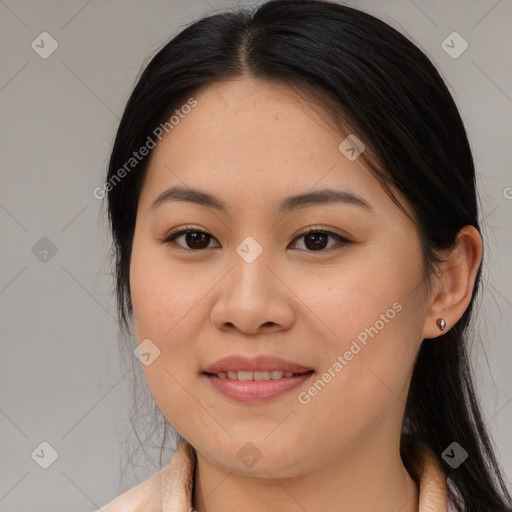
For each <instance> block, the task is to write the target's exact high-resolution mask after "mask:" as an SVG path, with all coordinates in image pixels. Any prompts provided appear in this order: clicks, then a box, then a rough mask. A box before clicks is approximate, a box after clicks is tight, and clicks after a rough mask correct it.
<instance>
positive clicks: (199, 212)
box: [130, 78, 482, 512]
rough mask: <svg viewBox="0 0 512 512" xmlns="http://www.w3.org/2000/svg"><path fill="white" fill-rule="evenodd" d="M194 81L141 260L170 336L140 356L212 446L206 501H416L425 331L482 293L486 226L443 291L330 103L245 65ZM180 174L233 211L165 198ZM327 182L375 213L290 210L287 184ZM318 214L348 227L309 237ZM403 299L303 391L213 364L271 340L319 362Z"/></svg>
mask: <svg viewBox="0 0 512 512" xmlns="http://www.w3.org/2000/svg"><path fill="white" fill-rule="evenodd" d="M194 97H195V98H196V99H197V101H198V104H197V106H196V107H195V108H193V109H192V111H191V112H190V113H189V114H188V115H187V116H185V117H184V119H182V120H181V121H180V122H179V124H177V125H176V126H174V128H173V130H172V131H171V132H170V133H169V134H168V135H166V136H165V137H164V138H163V139H162V141H161V142H159V143H158V144H157V146H156V148H155V149H154V151H153V154H152V157H151V161H150V165H149V168H148V173H147V177H146V180H145V183H144V186H143V188H142V191H141V195H140V199H139V204H138V213H137V222H136V227H135V234H134V240H133V251H132V257H131V267H130V283H131V297H132V303H133V310H134V317H135V318H136V324H135V331H136V336H137V340H138V342H139V343H140V342H141V341H142V340H144V339H146V338H149V339H150V340H151V341H152V342H153V343H154V344H155V345H157V346H158V348H159V350H160V356H159V357H158V358H156V359H155V360H154V362H152V364H150V365H148V366H144V367H143V368H144V372H145V377H146V379H147V382H148V386H149V387H150V390H151V393H152V395H153V397H154V399H155V401H156V403H157V404H158V406H159V408H160V409H161V411H162V413H163V414H164V415H165V417H166V418H167V420H168V421H169V422H170V423H171V425H172V426H173V427H174V428H175V429H176V430H177V431H178V432H179V433H180V434H181V435H182V436H183V437H184V438H186V439H187V440H188V441H189V442H190V443H191V444H192V445H193V446H194V448H195V449H196V452H197V467H196V473H195V485H194V491H193V503H192V505H193V507H194V508H195V509H196V510H197V511H198V512H203V511H205V510H208V511H209V512H212V511H213V512H215V511H221V510H222V511H224V512H230V511H235V510H236V511H239V510H244V511H246V512H251V511H256V510H257V511H261V510H266V511H280V512H283V511H285V512H286V511H299V510H301V511H302V510H304V509H306V510H308V511H309V512H314V511H325V510H330V511H351V512H359V511H361V512H362V511H367V510H373V511H375V512H380V511H382V512H384V511H386V512H389V511H393V510H396V511H398V510H400V511H401V512H413V511H415V512H417V510H418V489H417V485H416V484H415V482H414V481H413V480H412V479H411V477H410V476H409V474H408V473H407V471H406V470H405V468H404V466H403V464H402V461H401V458H400V454H399V441H400V431H401V425H402V418H403V412H404V407H405V401H406V397H407V391H408V387H409V382H410V377H411V371H412V367H413V363H414V359H415V356H416V354H417V352H418V349H419V348H420V345H421V343H422V342H423V343H436V340H429V339H426V340H425V338H435V337H436V336H438V335H439V334H441V331H440V330H439V328H438V327H437V326H436V324H435V321H436V319H437V318H439V317H441V316H442V317H444V318H445V319H446V322H447V326H448V327H447V328H450V327H451V326H453V324H454V323H455V322H456V321H457V320H458V319H459V318H460V317H461V316H462V314H463V312H464V310H465V309H466V307H467V305H468V304H469V300H470V298H471V292H472V289H473V283H474V279H475V275H476V271H477V269H478V267H479V265H480V261H481V253H482V246H481V239H480V236H479V234H478V232H477V231H476V230H475V229H474V228H471V227H469V226H466V227H465V228H464V229H463V230H462V231H461V233H460V236H459V237H458V239H457V242H456V244H455V245H454V247H453V248H452V250H451V251H447V252H446V254H444V256H445V257H446V258H447V262H446V263H444V264H442V265H441V267H440V268H439V271H438V272H437V273H436V274H435V275H434V276H433V287H432V292H431V293H430V294H429V293H427V291H426V290H427V289H426V287H425V280H424V275H423V269H422V266H421V261H422V255H421V249H420V242H419V237H418V233H417V231H416V228H415V225H414V224H413V223H412V221H411V220H410V219H409V218H407V216H405V215H404V213H403V212H401V211H400V209H399V208H398V207H397V206H396V205H395V204H394V203H393V201H392V200H391V199H390V198H389V196H388V195H387V194H386V193H385V191H384V190H383V189H382V187H381V185H380V184H379V182H378V181H377V180H376V178H375V177H374V176H373V175H372V174H371V173H370V171H368V170H367V168H366V167H365V164H364V162H363V160H362V159H361V158H358V159H356V160H354V161H349V160H348V159H347V158H346V157H345V156H344V155H343V154H342V153H341V152H340V150H339V149H338V145H339V144H340V142H341V141H342V140H343V139H344V136H342V135H340V133H339V132H338V131H337V130H336V129H335V128H334V127H333V126H332V125H331V124H330V123H328V122H327V121H326V116H325V115H323V116H322V115H321V113H320V111H319V109H318V108H313V106H312V105H311V104H310V103H308V102H306V101H304V100H303V99H302V98H301V97H299V96H297V95H296V94H295V93H294V92H293V91H292V90H291V89H289V88H288V87H286V86H285V85H280V84H276V83H271V82H267V81H261V80H256V79H248V78H244V79H239V80H234V81H230V82H224V83H216V84H214V85H211V86H208V87H207V88H205V89H202V90H200V91H198V92H197V94H194ZM173 185H181V186H190V187H195V188H199V189H201V190H204V191H207V192H209V193H211V194H214V195H215V196H217V197H219V198H220V199H222V200H223V201H225V202H226V203H227V207H228V210H227V212H224V213H223V212H219V211H216V210H215V209H213V208H211V207H206V206H203V205H198V204H193V203H191V202H183V201H181V202H174V203H171V202H169V203H164V204H162V205H161V206H159V207H158V208H156V209H154V210H152V211H150V205H151V203H152V202H153V201H154V200H155V198H156V197H158V195H159V194H160V193H162V192H163V191H164V190H166V189H167V188H169V187H171V186H173ZM320 188H334V189H338V190H348V191H350V192H352V193H354V194H357V195H359V196H361V197H362V198H364V200H365V201H367V202H368V203H369V204H370V205H371V208H372V211H370V210H369V209H365V208H362V207H360V206H356V205H351V204H342V203H331V204H320V205H314V206H309V207H306V208H302V209H299V210H297V211H291V212H289V213H287V214H286V215H282V214H279V213H278V211H277V207H278V205H279V203H280V202H281V201H282V199H284V198H285V197H287V196H289V195H293V194H300V193H304V192H309V191H311V190H317V189H320ZM398 197H399V198H400V196H399V195H398ZM400 199H401V201H402V204H404V205H405V206H406V207H407V203H406V201H405V199H404V198H400ZM187 225H192V226H194V228H195V229H197V230H199V231H204V232H206V233H208V234H209V235H210V236H211V238H209V239H206V241H205V243H204V246H208V248H206V249H191V248H190V247H191V246H190V245H187V239H186V237H185V236H181V237H179V238H178V239H176V240H175V241H174V242H168V243H163V242H162V240H164V239H165V238H166V236H167V235H168V234H169V233H170V232H171V230H173V229H174V228H180V227H181V228H184V227H185V226H187ZM315 226H320V229H317V230H316V231H317V232H318V231H320V232H322V229H323V230H324V231H325V230H329V231H332V232H334V233H336V234H339V235H341V236H343V237H345V238H347V239H348V240H349V241H350V242H351V243H347V244H344V245H342V244H340V243H339V242H338V240H337V239H336V238H335V237H333V236H332V235H331V236H330V237H329V239H328V241H326V243H325V246H323V247H325V248H322V249H320V250H316V251H315V250H314V248H311V246H312V244H311V242H309V244H308V240H307V237H303V236H301V235H302V232H303V231H305V230H306V228H314V227H315ZM248 236H250V237H253V238H254V239H255V240H256V241H257V242H258V243H259V244H260V246H261V247H262V249H263V252H262V253H261V255H260V256H259V257H258V258H257V259H256V260H255V261H254V262H252V263H250V264H249V263H247V262H246V261H244V259H242V258H241V257H240V256H239V255H238V253H237V252H236V248H237V247H238V246H239V244H240V243H241V242H242V241H243V240H244V239H245V238H246V237H248ZM189 241H190V239H189ZM308 245H309V247H308ZM192 246H193V245H192ZM397 302H398V303H400V305H401V306H402V309H401V311H400V312H398V313H396V315H395V316H394V318H393V319H392V320H389V321H388V322H387V323H385V326H384V327H383V328H382V329H380V330H379V332H378V334H377V335H375V336H374V337H373V338H369V340H368V343H367V345H366V346H364V347H363V348H362V350H361V351H360V352H359V353H358V354H357V355H355V356H354V357H353V359H352V360H351V361H349V362H348V364H347V365H346V366H344V368H343V370H342V371H340V372H339V373H337V374H336V377H335V378H333V379H332V380H331V382H329V383H328V384H327V385H326V386H325V387H324V388H323V389H322V391H321V392H319V393H318V394H317V395H316V396H314V397H313V398H312V399H311V401H310V402H309V403H308V404H306V405H304V404H301V403H300V402H299V401H298V394H299V393H300V392H301V391H307V389H308V388H309V387H310V386H311V382H310V383H307V384H304V385H303V386H302V387H301V388H299V389H295V390H293V391H291V392H289V393H287V394H285V395H283V396H281V397H279V398H277V399H274V400H273V401H271V402H267V403H264V404H257V405H246V404H241V403H237V402H233V401H230V400H229V399H227V398H224V397H223V396H222V395H220V394H219V393H218V392H217V391H215V390H214V389H213V388H212V386H211V384H210V383H209V382H208V381H207V380H206V378H205V377H204V376H203V375H202V373H201V372H202V371H203V370H204V369H205V368H206V366H208V365H210V364H212V363H214V362H215V361H216V360H217V359H219V358H221V357H224V356H226V355H231V354H244V355H247V356H253V355H259V354H272V355H275V356H278V357H281V358H283V359H285V360H289V361H292V362H295V363H298V364H301V365H303V366H306V367H310V368H313V369H314V370H315V371H316V375H315V377H317V378H318V377H319V376H321V375H322V374H323V373H324V372H325V371H327V369H328V368H329V367H332V365H333V363H334V362H335V361H336V360H337V357H338V356H339V355H343V354H344V353H345V352H346V351H347V350H348V349H349V348H350V345H351V343H352V341H353V340H354V339H356V337H357V335H358V334H359V333H361V331H364V329H365V328H368V327H370V326H374V325H375V324H376V321H377V320H379V318H381V317H380V315H381V314H385V313H386V311H387V310H389V309H390V308H392V305H393V304H394V303H397ZM317 378H314V379H313V381H316V380H317ZM249 441H250V442H251V443H253V444H254V445H255V446H256V447H257V449H258V450H259V452H260V453H261V459H260V460H259V461H258V462H257V463H256V464H255V465H254V466H252V467H250V468H249V467H246V466H245V465H244V464H243V463H242V461H241V460H240V459H239V458H238V456H237V452H238V451H239V450H240V449H241V448H242V447H243V446H244V445H245V444H246V443H247V442H249Z"/></svg>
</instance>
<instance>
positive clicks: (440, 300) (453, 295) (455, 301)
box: [422, 226, 483, 338]
mask: <svg viewBox="0 0 512 512" xmlns="http://www.w3.org/2000/svg"><path fill="white" fill-rule="evenodd" d="M482 253H483V244H482V237H481V236H480V233H479V232H478V230H477V229H476V228H475V227H473V226H464V227H463V228H462V229H461V230H460V231H459V233H458V234H457V237H456V239H455V242H454V243H453V245H452V247H450V248H449V249H447V250H446V251H443V252H442V254H441V256H442V258H443V259H444V260H445V261H443V262H442V263H441V264H440V265H439V267H438V272H437V278H436V282H435V285H434V286H433V291H432V295H431V297H430V303H429V305H428V307H427V311H426V315H425V323H424V324H423V331H422V337H423V338H436V337H437V336H439V335H441V334H444V333H446V332H447V330H448V329H450V327H452V326H453V325H455V324H456V323H457V322H458V321H459V319H460V318H461V316H462V315H463V314H464V311H466V308H467V307H468V305H469V302H470V301H471V296H472V294H473V288H474V286H475V278H476V274H477V272H478V269H479V268H480V264H481V262H482ZM438 318H444V319H445V320H446V329H445V330H444V331H441V329H440V328H439V327H438V326H437V324H436V321H437V319H438Z"/></svg>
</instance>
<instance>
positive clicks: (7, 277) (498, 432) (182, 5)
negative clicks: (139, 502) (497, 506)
mask: <svg viewBox="0 0 512 512" xmlns="http://www.w3.org/2000/svg"><path fill="white" fill-rule="evenodd" d="M247 3H249V2H247ZM347 3H348V4H349V5H353V6H356V7H361V8H363V9H364V10H367V11H368V12H370V13H372V14H374V15H376V16H378V17H380V18H381V19H383V20H384V21H386V22H388V23H389V24H391V25H392V26H394V27H395V28H397V29H398V30H400V31H402V32H403V33H405V34H406V35H408V36H409V37H410V38H411V39H413V41H415V42H416V43H417V44H418V45H419V46H420V47H421V48H422V49H423V50H424V51H425V52H426V53H427V54H428V55H429V56H430V57H431V59H432V60H433V61H434V63H435V64H436V65H437V66H438V69H439V70H440V71H441V73H442V75H443V77H444V78H445V80H446V81H447V82H448V83H449V86H450V89H451V91H452V93H453V94H454V97H455V100H456V102H457V104H458V106H459V108H460V110H461V113H462V117H463V119H464V122H465V123H466V126H467V129H468V132H469V138H470V142H471V144H472V148H473V151H474V157H475V161H476V166H477V171H478V180H479V187H480V195H481V205H482V210H483V216H484V218H485V227H484V236H485V238H486V250H487V255H486V259H487V261H486V262H485V271H484V283H483V284H484V293H483V294H482V306H481V308H480V310H479V313H480V314H479V317H478V321H477V330H478V333H479V338H481V340H482V341H477V343H476V344H475V352H474V354H473V356H474V367H475V370H476V372H477V374H478V377H477V385H478V389H479V394H480V396H481V400H482V406H483V409H484V412H485V415H486V421H487V422H488V426H489V429H490V431H491V433H492V435H493V436H494V439H495V442H496V446H497V449H498V453H499V456H500V458H501V461H502V463H503V465H504V468H505V471H506V475H507V477H508V479H509V480H511V479H512V436H511V431H512V429H511V425H512V374H511V367H512V364H511V363H512V344H511V343H510V332H511V330H512V315H511V306H512V304H511V303H512V295H511V292H510V290H511V278H512V275H511V267H510V263H508V264H507V263H506V261H509V262H510V253H511V248H512V247H511V243H512V232H511V209H512V199H510V198H511V196H512V189H509V188H507V187H512V172H511V164H512V162H511V151H510V144H511V135H512V129H511V125H512V116H511V113H512V73H511V67H512V66H511V62H512V61H511V58H510V56H511V54H512V44H511V43H512V38H511V35H510V34H511V31H510V22H511V20H512V2H511V1H510V0H501V1H496V0H472V1H468V0H458V1H450V2H449V4H448V2H446V1H441V0H439V1H434V0H415V1H414V2H413V1H410V0H393V1H386V2H379V1H377V0H366V1H359V2H358V1H352V2H347ZM236 5H239V3H235V2H231V3H230V2H223V3H221V2H216V1H214V0H209V1H206V0H197V1H193V0H188V1H178V0H174V1H170V0H168V1H159V0H151V1H147V2H141V1H135V0H128V1H127V0H123V1H121V0H115V1H114V0H108V1H100V0H92V1H91V0H89V1H86V0H73V1H66V2H64V1H57V0H52V1H49V0H47V1H41V2H39V1H16V0H0V48H1V67H0V112H1V119H2V123H1V128H0V130H1V132H0V145H1V149H0V162H1V164H0V165H1V167H0V168H1V173H2V187H1V190H0V226H1V237H2V238H1V240H2V242H1V244H0V255H1V271H0V315H1V316H0V322H1V324H0V325H1V342H0V434H1V436H0V509H2V510H8V511H10V512H17V511H24V512H30V511H38V512H43V511H50V510H51V511H52V512H60V511H68V512H69V511H71V510H73V511H84V512H86V511H91V510H95V509H97V508H98V507H99V506H101V505H104V504H106V503H107V502H108V501H110V500H111V499H113V498H114V497H115V496H117V495H118V494H120V493H121V492H122V491H124V490H126V489H128V488H130V487H132V486H133V485H135V484H136V483H137V482H138V481H141V480H143V479H145V478H147V477H149V476H150V475H152V474H153V473H154V472H156V470H157V467H156V466H155V465H150V464H140V467H138V469H137V470H136V471H135V470H129V471H128V472H127V473H126V475H125V477H124V478H123V479H122V480H121V478H120V475H121V472H120V463H121V460H122V459H123V457H124V456H125V446H126V443H125V438H126V436H127V435H128V434H129V432H130V428H131V427H130V424H129V422H128V420H127V417H128V412H129V406H130V404H131V402H130V393H131V387H130V382H129V380H128V379H129V377H128V375H126V368H125V367H123V366H122V365H121V359H120V354H119V349H118V344H117V331H116V329H117V327H116V322H115V302H114V297H113V294H112V292H111V280H110V277H109V272H110V268H109V265H108V260H107V259H106V256H107V251H108V248H109V243H110V242H109V240H108V237H107V231H106V222H105V219H104V217H103V204H102V201H100V200H97V199H95V197H94V196H93V193H92V191H93V189H94V188H95V187H97V186H101V184H102V182H103V176H104V170H105V166H106V161H107V157H108V153H109V149H110V147H111V143H112V140H113V137H114V133H115V129H116V127H117V124H118V119H119V116H120V114H121V112H122V109H123V107H124V104H125V102H126V100H127V97H128V94H129V93H130V91H131V89H132V87H133V85H134V81H135V78H136V76H137V75H138V73H139V71H140V68H141V66H142V64H143V62H145V61H146V60H147V59H148V58H149V57H150V56H151V55H153V53H154V51H155V50H156V49H157V48H158V47H159V46H160V44H162V43H163V42H164V41H166V40H167V39H168V38H170V37H171V36H172V35H174V34H175V33H177V32H178V31H179V30H180V29H181V28H183V27H184V25H186V24H188V23H189V22H191V21H193V20H195V19H198V18H199V17H201V16H203V15H206V14H207V13H209V12H212V11H213V10H217V9H218V8H223V7H232V6H236ZM44 31H46V32H49V33H50V34H51V36H52V37H53V38H54V39H55V40H56V41H57V43H58V48H57V50H56V51H55V52H54V53H53V54H52V55H51V56H49V57H48V58H46V59H43V58H41V57H40V56H39V54H38V53H36V51H34V50H33V49H32V47H31V43H32V41H34V40H35V39H36V38H37V36H39V34H41V33H42V32H44ZM453 31H457V32H459V33H460V34H461V35H462V37H463V38H464V39H465V40H466V41H467V42H468V44H469V47H468V49H467V50H466V51H465V52H464V53H463V54H462V55H460V56H459V57H458V58H456V59H454V58H452V57H450V56H449V55H448V54H447V53H446V52H445V50H444V49H443V48H442V46H441V43H442V41H443V40H445V38H446V37H447V36H448V35H449V34H450V33H452V32H453ZM454 44H455V43H454ZM458 44H459V43H456V46H455V48H456V49H457V45H458ZM46 48H48V46H46ZM459 48H460V46H459ZM507 197H508V198H507ZM43 237H46V238H48V239H49V240H51V243H52V244H53V245H54V246H55V248H56V249H57V252H56V253H55V254H54V255H52V253H51V251H50V252H48V253H47V254H45V253H44V252H41V251H43V250H44V249H45V248H46V249H48V246H49V242H48V241H47V240H43V241H40V240H41V238H43ZM36 244H39V245H36ZM41 244H42V245H41ZM45 244H46V245H45ZM34 246H35V247H36V248H35V249H33V248H34ZM41 258H42V259H43V260H44V259H45V258H46V261H42V260H41ZM484 351H485V353H484ZM43 441H46V442H48V443H50V445H51V446H52V447H53V448H54V449H55V450H56V451H57V453H58V458H57V459H56V460H55V462H54V463H53V464H52V465H51V466H50V467H49V468H48V469H42V468H41V467H40V466H39V465H38V464H36V462H35V460H34V459H33V458H32V457H31V453H32V452H33V451H34V450H35V449H36V448H37V447H38V446H39V445H40V443H41V442H43ZM39 452H40V449H39ZM49 453H50V452H49V451H48V450H46V452H45V456H48V454H49Z"/></svg>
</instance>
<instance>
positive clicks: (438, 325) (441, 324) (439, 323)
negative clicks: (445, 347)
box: [436, 318, 446, 331]
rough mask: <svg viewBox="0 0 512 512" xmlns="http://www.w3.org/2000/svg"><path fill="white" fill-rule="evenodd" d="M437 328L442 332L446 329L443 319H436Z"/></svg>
mask: <svg viewBox="0 0 512 512" xmlns="http://www.w3.org/2000/svg"><path fill="white" fill-rule="evenodd" d="M436 324H437V327H439V329H441V331H444V330H445V329H446V320H445V319H444V318H438V319H437V321H436Z"/></svg>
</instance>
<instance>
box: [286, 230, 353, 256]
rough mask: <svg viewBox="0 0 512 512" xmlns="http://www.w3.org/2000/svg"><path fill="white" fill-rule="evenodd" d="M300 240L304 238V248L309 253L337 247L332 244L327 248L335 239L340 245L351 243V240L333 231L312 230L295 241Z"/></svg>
mask: <svg viewBox="0 0 512 512" xmlns="http://www.w3.org/2000/svg"><path fill="white" fill-rule="evenodd" d="M300 238H304V246H305V247H306V249H307V250H308V252H320V251H323V250H325V249H330V248H331V247H333V245H336V244H332V245H331V246H327V244H328V240H329V238H334V239H335V240H337V242H338V244H340V245H345V244H347V243H350V242H349V240H347V239H346V238H343V237H342V236H340V235H338V234H337V233H333V232H332V231H321V230H319V229H312V230H310V231H307V232H306V233H302V235H300V236H298V237H297V238H296V239H295V240H299V239H300Z"/></svg>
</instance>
